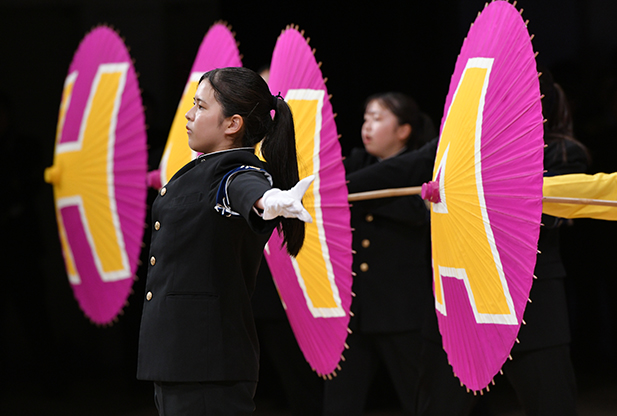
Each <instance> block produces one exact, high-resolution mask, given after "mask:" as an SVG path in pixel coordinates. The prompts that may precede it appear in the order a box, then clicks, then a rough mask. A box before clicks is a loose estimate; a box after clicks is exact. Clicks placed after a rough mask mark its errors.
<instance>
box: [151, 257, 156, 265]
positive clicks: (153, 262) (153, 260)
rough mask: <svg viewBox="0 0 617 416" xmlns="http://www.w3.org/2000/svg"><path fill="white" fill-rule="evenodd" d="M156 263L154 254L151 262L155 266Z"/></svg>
mask: <svg viewBox="0 0 617 416" xmlns="http://www.w3.org/2000/svg"><path fill="white" fill-rule="evenodd" d="M155 263H156V259H155V258H154V256H152V257H150V264H151V265H153V266H154V264H155Z"/></svg>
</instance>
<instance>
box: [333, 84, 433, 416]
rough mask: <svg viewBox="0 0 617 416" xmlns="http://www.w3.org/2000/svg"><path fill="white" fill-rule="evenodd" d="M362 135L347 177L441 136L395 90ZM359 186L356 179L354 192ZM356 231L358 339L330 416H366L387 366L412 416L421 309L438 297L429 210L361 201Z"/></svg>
mask: <svg viewBox="0 0 617 416" xmlns="http://www.w3.org/2000/svg"><path fill="white" fill-rule="evenodd" d="M361 134H362V142H363V144H364V148H356V149H354V150H353V151H352V152H351V154H350V155H349V157H348V158H347V159H345V169H346V172H347V178H348V179H350V178H351V176H352V175H354V174H358V173H360V172H362V171H364V170H366V169H369V168H371V167H373V166H375V165H380V164H382V163H385V161H390V160H393V159H398V158H402V157H403V156H404V155H405V154H407V152H411V151H413V150H415V149H417V148H419V147H420V146H421V145H422V144H424V143H425V142H426V141H427V140H428V139H432V138H433V137H435V135H436V133H435V130H434V127H433V124H432V122H431V121H430V119H429V118H428V117H427V116H426V115H424V114H423V113H422V112H421V111H420V110H419V108H418V106H417V104H416V103H415V101H414V100H413V99H411V98H410V97H408V96H406V95H404V94H402V93H394V92H392V93H385V94H378V95H374V96H371V97H369V98H368V100H367V102H366V106H365V113H364V123H363V125H362V130H361ZM427 177H430V170H428V172H427ZM354 182H355V179H350V183H349V186H350V187H351V186H352V185H353V183H354ZM373 185H374V186H375V187H376V188H378V189H379V188H380V186H379V184H377V183H373ZM351 225H352V228H354V235H353V249H354V250H355V252H356V254H355V255H354V262H353V270H354V272H355V273H356V276H355V278H354V283H353V291H354V292H355V293H356V297H355V298H354V299H353V301H352V305H351V310H352V311H353V313H354V316H353V317H352V319H351V323H350V328H351V329H352V330H353V333H351V334H350V335H349V336H348V338H347V343H348V344H349V350H347V351H346V352H345V362H343V363H342V364H341V371H339V372H338V375H337V377H334V379H333V380H328V381H326V382H325V394H324V410H325V411H324V415H343V414H344V415H361V414H363V410H364V407H365V401H366V397H367V393H368V391H369V387H370V386H371V383H372V381H373V379H374V376H375V375H376V374H377V373H378V370H379V369H380V368H384V369H385V370H387V373H388V375H389V376H390V378H391V380H392V384H393V386H394V388H395V390H396V393H397V395H398V397H399V399H400V403H401V407H402V408H403V409H404V410H405V411H406V412H407V413H409V414H413V412H414V408H415V395H416V391H417V389H418V387H417V373H418V372H417V369H418V359H419V353H420V328H421V324H422V317H421V312H422V305H423V304H424V303H426V302H430V298H431V286H430V284H431V272H430V270H431V269H430V252H429V250H430V236H429V214H428V210H427V208H426V206H425V204H424V201H423V200H422V199H421V198H420V196H418V195H415V196H406V197H396V198H383V199H375V200H369V201H361V202H354V203H353V206H352V208H351ZM407 413H406V414H407Z"/></svg>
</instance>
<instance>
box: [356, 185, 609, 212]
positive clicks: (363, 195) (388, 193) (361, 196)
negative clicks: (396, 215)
mask: <svg viewBox="0 0 617 416" xmlns="http://www.w3.org/2000/svg"><path fill="white" fill-rule="evenodd" d="M421 192H422V187H421V186H410V187H408V188H391V189H380V190H378V191H367V192H357V193H354V194H349V195H348V201H349V202H354V201H366V200H368V199H378V198H388V197H393V196H407V195H419V194H420V193H421ZM542 201H543V202H546V203H552V204H578V205H602V206H607V207H617V201H606V200H602V199H586V198H560V197H557V196H545V197H542Z"/></svg>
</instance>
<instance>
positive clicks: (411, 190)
mask: <svg viewBox="0 0 617 416" xmlns="http://www.w3.org/2000/svg"><path fill="white" fill-rule="evenodd" d="M421 192H422V187H421V186H410V187H408V188H392V189H380V190H378V191H367V192H358V193H354V194H349V195H348V200H349V202H354V201H365V200H367V199H377V198H387V197H391V196H407V195H420V193H421Z"/></svg>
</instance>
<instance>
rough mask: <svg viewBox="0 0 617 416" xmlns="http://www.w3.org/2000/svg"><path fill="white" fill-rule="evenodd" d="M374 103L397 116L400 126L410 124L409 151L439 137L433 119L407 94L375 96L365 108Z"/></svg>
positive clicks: (379, 94)
mask: <svg viewBox="0 0 617 416" xmlns="http://www.w3.org/2000/svg"><path fill="white" fill-rule="evenodd" d="M372 101H377V102H378V103H379V104H381V105H382V106H384V107H385V108H387V109H388V110H390V111H391V112H392V114H394V115H395V116H396V118H397V120H398V124H399V125H401V126H402V125H403V124H409V125H410V126H411V135H410V136H409V137H408V138H407V143H406V145H407V148H408V149H409V150H415V149H419V148H420V147H422V145H424V144H425V143H427V142H428V141H429V140H431V139H433V138H434V137H435V136H436V135H437V132H436V130H435V124H434V123H433V121H432V120H431V118H430V117H429V116H428V115H427V114H425V113H423V112H422V111H420V107H419V106H418V104H417V103H416V101H415V100H414V99H413V98H411V97H410V96H408V95H407V94H403V93H402V92H384V93H378V94H373V95H371V96H370V97H368V98H367V99H366V102H365V104H364V108H365V109H366V107H368V105H369V104H370V103H371V102H372Z"/></svg>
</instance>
